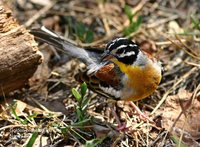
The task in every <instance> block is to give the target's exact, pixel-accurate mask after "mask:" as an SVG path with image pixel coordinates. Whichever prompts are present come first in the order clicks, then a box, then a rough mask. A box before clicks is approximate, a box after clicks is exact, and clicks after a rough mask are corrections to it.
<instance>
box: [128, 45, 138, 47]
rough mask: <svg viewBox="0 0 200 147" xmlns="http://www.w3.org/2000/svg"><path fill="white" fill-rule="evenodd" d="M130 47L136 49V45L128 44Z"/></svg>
mask: <svg viewBox="0 0 200 147" xmlns="http://www.w3.org/2000/svg"><path fill="white" fill-rule="evenodd" d="M129 46H130V47H137V45H136V44H129Z"/></svg>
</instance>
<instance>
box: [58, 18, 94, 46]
mask: <svg viewBox="0 0 200 147" xmlns="http://www.w3.org/2000/svg"><path fill="white" fill-rule="evenodd" d="M61 20H62V22H63V23H64V24H65V23H67V24H68V27H69V32H70V33H72V34H73V35H74V37H76V38H77V39H79V40H81V41H82V42H85V43H91V42H93V40H94V33H93V32H92V31H91V29H90V28H89V27H88V26H86V25H85V24H84V23H82V22H80V21H76V20H75V19H73V18H72V17H62V18H61Z"/></svg>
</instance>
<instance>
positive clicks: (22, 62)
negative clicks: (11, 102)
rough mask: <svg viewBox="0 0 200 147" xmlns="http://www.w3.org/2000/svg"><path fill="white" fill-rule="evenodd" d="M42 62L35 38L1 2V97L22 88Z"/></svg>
mask: <svg viewBox="0 0 200 147" xmlns="http://www.w3.org/2000/svg"><path fill="white" fill-rule="evenodd" d="M41 62H42V54H41V53H40V52H39V51H38V48H37V43H36V42H35V41H34V38H33V36H32V35H30V34H29V33H28V31H27V30H26V29H25V28H24V27H23V26H20V25H19V24H18V23H17V21H16V20H15V19H14V18H13V16H12V12H11V10H10V9H8V8H7V7H6V6H3V4H2V3H1V2H0V95H3V94H8V93H9V92H11V91H13V90H16V89H20V88H22V87H23V86H24V85H25V84H26V83H27V82H28V79H29V78H30V77H31V76H32V75H33V74H34V72H35V71H36V69H37V67H38V65H39V64H40V63H41Z"/></svg>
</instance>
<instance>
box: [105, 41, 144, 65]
mask: <svg viewBox="0 0 200 147" xmlns="http://www.w3.org/2000/svg"><path fill="white" fill-rule="evenodd" d="M139 51H140V49H139V47H138V46H137V45H136V44H135V43H134V42H132V41H131V40H129V39H126V38H116V39H114V40H112V41H111V42H109V43H108V44H107V46H106V50H105V53H104V57H103V58H105V57H106V58H107V59H108V57H111V58H112V57H114V58H116V59H117V60H118V61H119V62H122V63H124V64H127V65H131V64H133V63H134V62H135V61H136V59H137V56H138V54H139Z"/></svg>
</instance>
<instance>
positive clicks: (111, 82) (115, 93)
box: [75, 63, 123, 100]
mask: <svg viewBox="0 0 200 147" xmlns="http://www.w3.org/2000/svg"><path fill="white" fill-rule="evenodd" d="M121 74H122V73H121V72H120V70H119V69H118V67H117V66H116V65H115V64H113V63H109V64H107V65H105V66H103V67H102V68H100V69H99V70H98V71H96V72H95V73H93V74H88V72H87V70H86V71H82V72H79V73H78V74H77V75H76V76H75V78H76V80H77V81H79V82H86V83H87V85H88V87H89V88H90V89H91V90H93V91H95V92H96V93H99V94H101V95H103V96H105V97H107V98H113V99H116V100H117V99H119V98H120V90H121V89H122V86H123V85H122V84H121V83H122V82H121V78H120V77H121Z"/></svg>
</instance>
